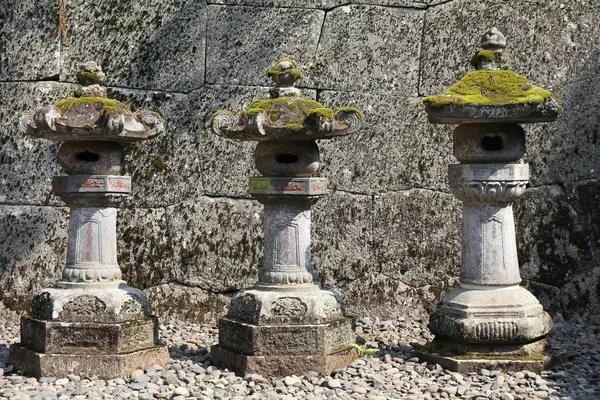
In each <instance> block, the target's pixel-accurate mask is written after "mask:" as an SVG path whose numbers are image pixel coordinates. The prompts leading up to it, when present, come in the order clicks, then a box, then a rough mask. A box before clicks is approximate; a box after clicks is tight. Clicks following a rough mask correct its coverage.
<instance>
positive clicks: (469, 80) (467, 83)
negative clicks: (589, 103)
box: [423, 70, 553, 107]
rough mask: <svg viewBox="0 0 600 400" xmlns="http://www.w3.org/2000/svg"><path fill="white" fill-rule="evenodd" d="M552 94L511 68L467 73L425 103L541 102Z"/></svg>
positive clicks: (428, 98)
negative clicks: (442, 92)
mask: <svg viewBox="0 0 600 400" xmlns="http://www.w3.org/2000/svg"><path fill="white" fill-rule="evenodd" d="M550 97H553V95H552V93H551V92H550V91H548V90H545V89H542V88H540V87H537V86H534V85H532V84H531V83H529V81H528V80H527V78H525V77H524V76H522V75H519V74H516V73H514V72H512V71H487V70H480V71H473V72H470V73H468V74H467V75H465V77H464V78H462V79H461V80H460V81H459V82H458V83H456V84H455V85H454V86H452V87H451V88H450V89H448V90H447V91H446V92H445V93H444V94H443V95H439V96H428V97H425V98H424V99H423V103H424V104H425V105H428V106H431V107H444V106H447V105H450V104H457V105H460V106H464V105H486V104H491V105H505V104H540V103H542V102H543V101H545V100H547V99H549V98H550Z"/></svg>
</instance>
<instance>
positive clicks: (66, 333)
mask: <svg viewBox="0 0 600 400" xmlns="http://www.w3.org/2000/svg"><path fill="white" fill-rule="evenodd" d="M9 360H10V363H11V364H13V365H15V366H16V368H17V369H23V370H24V371H25V373H26V374H28V375H34V376H59V375H60V376H65V375H66V374H72V373H74V374H77V375H82V374H84V375H85V376H89V377H91V376H100V377H105V378H117V377H121V376H125V375H127V374H129V373H130V372H131V371H133V370H135V369H145V368H147V367H148V366H150V365H152V364H162V363H166V362H168V361H169V354H168V351H167V349H166V347H165V346H164V345H159V340H158V321H157V318H156V317H155V316H153V315H151V314H150V307H149V305H148V299H147V298H146V296H145V294H144V293H143V292H142V291H141V290H138V289H135V288H130V287H128V286H127V285H126V284H125V283H124V282H119V281H117V282H107V283H92V284H90V283H76V284H72V283H70V282H67V284H65V283H63V282H59V284H58V287H57V288H51V289H42V290H41V291H40V292H38V293H36V295H35V296H34V298H33V301H32V305H31V314H28V315H23V316H22V317H21V343H19V344H16V345H13V346H11V348H10V354H9Z"/></svg>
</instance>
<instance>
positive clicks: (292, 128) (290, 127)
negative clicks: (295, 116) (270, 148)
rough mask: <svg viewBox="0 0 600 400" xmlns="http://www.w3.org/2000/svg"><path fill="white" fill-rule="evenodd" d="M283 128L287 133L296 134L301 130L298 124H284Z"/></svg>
mask: <svg viewBox="0 0 600 400" xmlns="http://www.w3.org/2000/svg"><path fill="white" fill-rule="evenodd" d="M283 128H284V129H287V130H288V131H294V132H298V131H299V130H300V129H302V125H300V124H285V125H284V126H283Z"/></svg>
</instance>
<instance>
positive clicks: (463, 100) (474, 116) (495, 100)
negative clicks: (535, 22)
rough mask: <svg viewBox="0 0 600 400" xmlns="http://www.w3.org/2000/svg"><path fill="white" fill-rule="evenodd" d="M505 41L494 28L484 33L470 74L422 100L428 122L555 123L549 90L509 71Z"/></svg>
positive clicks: (556, 108)
mask: <svg viewBox="0 0 600 400" xmlns="http://www.w3.org/2000/svg"><path fill="white" fill-rule="evenodd" d="M505 46H506V38H505V37H504V35H503V34H502V33H501V32H500V31H498V29H496V28H492V29H490V30H488V31H487V32H485V34H484V35H483V37H482V39H481V47H482V48H483V49H482V50H480V51H478V52H477V53H476V54H475V55H474V56H473V57H472V58H471V64H472V65H473V66H474V67H475V69H476V70H475V71H472V72H469V73H468V74H467V75H465V76H464V77H463V78H462V79H461V80H460V81H458V82H457V83H456V84H454V85H453V86H451V87H450V88H449V89H448V90H447V91H446V92H445V93H444V94H441V95H436V96H428V97H425V98H424V99H423V104H424V105H425V109H426V111H427V115H428V117H429V121H430V122H433V123H438V124H465V123H477V122H499V123H502V122H508V123H533V122H550V121H554V120H555V119H556V117H557V116H558V113H559V111H560V104H559V102H558V99H557V98H556V97H555V96H554V95H553V94H552V93H551V92H550V91H548V90H545V89H542V88H540V87H537V86H534V85H532V84H531V83H530V82H529V80H528V79H527V78H526V77H524V76H522V75H519V74H517V73H515V72H513V71H511V70H510V68H511V66H512V63H513V56H512V54H511V53H509V52H508V51H506V50H504V47H505Z"/></svg>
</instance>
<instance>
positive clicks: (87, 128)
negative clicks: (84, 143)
mask: <svg viewBox="0 0 600 400" xmlns="http://www.w3.org/2000/svg"><path fill="white" fill-rule="evenodd" d="M83 129H85V130H86V131H93V130H94V124H85V125H84V126H83Z"/></svg>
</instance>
